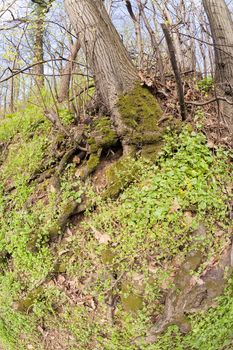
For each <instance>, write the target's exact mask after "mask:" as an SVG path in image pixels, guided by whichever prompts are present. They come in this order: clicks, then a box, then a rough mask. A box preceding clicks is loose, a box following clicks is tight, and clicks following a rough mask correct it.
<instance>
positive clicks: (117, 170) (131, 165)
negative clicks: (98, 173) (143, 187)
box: [103, 156, 142, 198]
mask: <svg viewBox="0 0 233 350" xmlns="http://www.w3.org/2000/svg"><path fill="white" fill-rule="evenodd" d="M141 165H142V164H141V163H140V162H137V161H136V160H135V159H134V158H131V157H128V156H127V157H126V156H125V157H121V158H120V159H119V160H118V161H117V162H116V163H114V164H112V165H111V166H110V167H109V168H107V170H106V180H107V189H106V190H105V191H104V193H103V197H104V198H108V197H109V198H114V197H116V196H117V195H118V194H119V193H120V192H121V191H122V190H124V189H125V188H126V187H127V186H128V185H129V184H130V183H131V182H132V181H134V180H135V179H136V178H137V176H138V174H139V173H140V170H141Z"/></svg>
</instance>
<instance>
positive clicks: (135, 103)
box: [117, 84, 163, 144]
mask: <svg viewBox="0 0 233 350" xmlns="http://www.w3.org/2000/svg"><path fill="white" fill-rule="evenodd" d="M117 107H118V109H119V112H120V116H121V119H122V122H123V124H124V125H125V127H126V130H127V134H128V133H129V135H128V136H127V137H129V143H132V144H138V143H153V142H156V141H158V140H159V139H160V138H161V131H162V129H161V128H160V127H159V125H158V121H159V119H160V118H161V116H162V114H163V112H162V110H161V108H160V106H159V104H158V102H157V101H156V99H155V97H154V96H153V95H152V94H151V92H150V91H149V90H148V89H147V88H146V87H143V86H141V85H139V84H138V85H136V86H135V87H134V88H133V89H132V90H131V91H129V92H128V93H127V94H125V95H122V96H120V98H119V100H118V103H117Z"/></svg>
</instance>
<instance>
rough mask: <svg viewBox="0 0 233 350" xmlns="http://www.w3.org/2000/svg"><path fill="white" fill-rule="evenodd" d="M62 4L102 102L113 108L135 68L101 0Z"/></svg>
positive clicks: (132, 79) (68, 0)
mask: <svg viewBox="0 0 233 350" xmlns="http://www.w3.org/2000/svg"><path fill="white" fill-rule="evenodd" d="M65 6H66V10H67V13H68V15H69V18H70V21H71V23H72V25H73V27H74V29H75V31H76V34H77V35H78V37H79V39H80V43H81V47H82V49H84V51H85V54H86V58H87V61H88V64H89V66H90V69H91V70H92V72H93V75H94V80H95V84H96V88H97V90H98V93H99V95H100V97H101V100H102V103H103V104H104V106H105V107H106V108H107V109H108V110H109V111H112V110H113V109H114V108H115V105H116V102H117V100H118V97H119V95H121V94H122V93H124V92H127V91H128V90H130V89H131V88H132V87H133V85H134V84H135V82H136V81H137V79H138V76H137V70H136V68H135V66H134V65H133V63H132V62H131V60H130V58H129V56H128V53H127V51H126V48H125V47H124V45H123V43H122V41H121V39H120V36H119V34H118V33H117V31H116V29H115V27H114V26H113V24H112V22H111V19H110V17H109V15H108V13H107V11H106V9H105V7H104V4H103V1H102V0H78V1H75V0H65Z"/></svg>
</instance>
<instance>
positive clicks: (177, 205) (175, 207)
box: [170, 198, 181, 213]
mask: <svg viewBox="0 0 233 350" xmlns="http://www.w3.org/2000/svg"><path fill="white" fill-rule="evenodd" d="M180 208H181V206H180V203H179V202H178V199H177V198H175V199H174V201H173V203H172V206H171V208H170V213H175V212H177V211H178V210H179V209H180Z"/></svg>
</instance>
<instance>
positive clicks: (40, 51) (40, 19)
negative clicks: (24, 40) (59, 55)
mask: <svg viewBox="0 0 233 350" xmlns="http://www.w3.org/2000/svg"><path fill="white" fill-rule="evenodd" d="M45 13H46V11H45V9H44V7H43V6H41V5H39V4H36V21H35V28H34V33H35V34H34V35H35V42H34V53H33V54H34V58H33V62H34V63H36V62H43V61H44V47H43V44H44V21H45ZM33 74H34V75H35V85H36V87H38V88H39V89H41V88H43V86H44V65H43V63H41V64H37V65H35V66H34V68H33Z"/></svg>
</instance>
